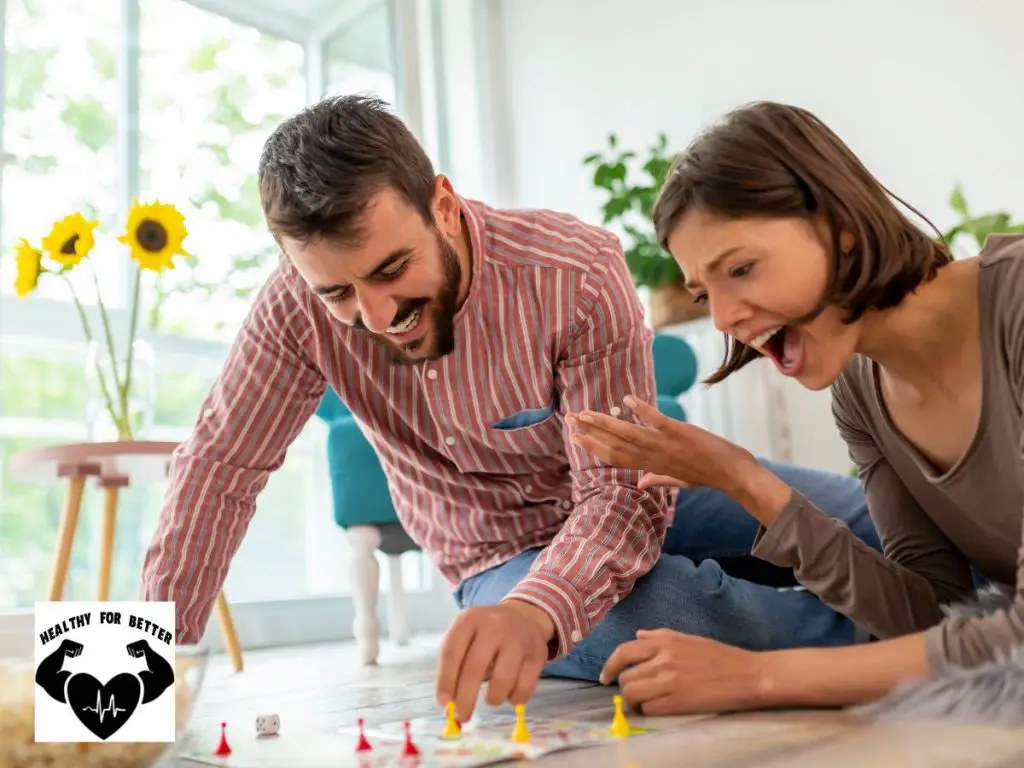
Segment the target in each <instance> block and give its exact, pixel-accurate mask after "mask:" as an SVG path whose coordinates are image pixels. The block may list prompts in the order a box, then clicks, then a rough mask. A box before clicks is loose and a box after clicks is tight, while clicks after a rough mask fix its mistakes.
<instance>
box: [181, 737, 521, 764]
mask: <svg viewBox="0 0 1024 768" xmlns="http://www.w3.org/2000/svg"><path fill="white" fill-rule="evenodd" d="M355 746H356V738H355V737H354V735H351V734H350V735H346V734H341V733H292V734H287V735H285V734H281V735H278V736H271V737H262V738H246V739H239V738H235V739H234V740H233V741H232V743H231V754H229V755H225V756H223V757H220V756H217V755H215V754H214V753H213V751H212V750H210V749H208V748H207V749H201V748H200V749H186V750H185V751H183V752H182V753H180V754H179V755H178V758H179V760H188V761H191V762H194V763H197V764H202V765H214V766H221V768H409V766H410V765H415V766H416V768H477V766H485V765H489V764H493V763H498V762H503V761H505V760H508V759H512V758H513V757H514V755H510V754H508V750H502V749H500V748H497V747H488V746H486V745H472V746H468V745H466V744H459V743H450V744H449V743H441V744H438V745H428V744H423V745H421V746H420V748H419V752H420V754H419V755H418V756H417V757H415V758H408V757H404V756H403V750H404V738H400V739H395V740H385V739H380V740H377V741H374V742H373V748H372V750H370V751H369V752H356V751H355ZM513 746H514V745H513Z"/></svg>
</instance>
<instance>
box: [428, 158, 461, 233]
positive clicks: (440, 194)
mask: <svg viewBox="0 0 1024 768" xmlns="http://www.w3.org/2000/svg"><path fill="white" fill-rule="evenodd" d="M460 214H461V207H460V206H459V198H458V197H456V196H455V189H454V188H453V187H452V182H451V180H450V179H449V178H448V177H447V176H445V175H443V174H439V175H438V177H437V179H435V181H434V217H435V219H436V223H437V227H438V229H440V230H441V232H443V233H444V234H446V235H448V237H453V238H454V237H458V236H459V234H460V233H461V232H462V220H461V217H460Z"/></svg>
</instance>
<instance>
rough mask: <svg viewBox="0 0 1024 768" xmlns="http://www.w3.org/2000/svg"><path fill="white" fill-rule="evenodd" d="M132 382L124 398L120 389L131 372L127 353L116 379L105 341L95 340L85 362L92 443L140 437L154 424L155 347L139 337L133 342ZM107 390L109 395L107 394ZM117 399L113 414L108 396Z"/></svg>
mask: <svg viewBox="0 0 1024 768" xmlns="http://www.w3.org/2000/svg"><path fill="white" fill-rule="evenodd" d="M132 350H133V352H132V368H131V381H130V382H129V385H128V389H127V397H125V398H124V399H123V400H122V398H121V397H120V396H119V394H118V391H117V384H116V382H117V381H120V382H121V383H122V384H123V383H124V381H125V376H126V374H127V372H128V360H127V356H122V357H121V358H120V359H119V360H118V361H117V377H116V379H115V376H114V372H113V368H112V364H111V359H110V352H109V350H108V349H107V346H106V345H105V344H101V343H99V342H97V341H92V342H90V344H89V350H88V353H87V354H86V361H85V386H86V397H85V426H86V433H87V439H88V440H89V441H90V442H113V441H117V440H137V439H139V438H142V437H144V436H145V435H146V433H147V431H148V430H149V429H150V427H151V426H152V425H153V415H154V409H155V407H156V367H155V365H154V353H153V346H152V345H151V344H150V343H149V342H147V341H145V340H143V339H136V340H135V342H134V343H133V344H132ZM105 393H106V394H105ZM108 395H109V397H110V399H111V400H112V401H113V413H111V408H110V407H109V405H108V400H107V396H108Z"/></svg>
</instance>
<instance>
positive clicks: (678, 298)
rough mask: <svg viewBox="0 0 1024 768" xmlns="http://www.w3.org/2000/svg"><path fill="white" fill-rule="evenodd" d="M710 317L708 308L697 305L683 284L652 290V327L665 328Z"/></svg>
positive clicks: (667, 285) (673, 284)
mask: <svg viewBox="0 0 1024 768" xmlns="http://www.w3.org/2000/svg"><path fill="white" fill-rule="evenodd" d="M707 316H708V310H707V306H706V305H704V304H697V303H696V302H694V300H693V294H692V293H690V292H689V291H688V290H686V287H685V286H684V285H683V283H682V282H677V283H668V284H666V285H659V286H657V287H654V288H651V325H653V326H654V327H655V328H664V327H666V326H669V325H678V324H680V323H687V322H690V321H691V320H699V319H701V318H705V317H707Z"/></svg>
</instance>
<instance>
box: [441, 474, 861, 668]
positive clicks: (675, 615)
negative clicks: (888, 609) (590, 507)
mask: <svg viewBox="0 0 1024 768" xmlns="http://www.w3.org/2000/svg"><path fill="white" fill-rule="evenodd" d="M762 464H763V465H764V466H766V467H767V468H768V469H769V470H771V471H772V472H773V473H775V474H776V475H777V476H778V477H780V478H781V479H782V480H784V481H785V482H786V483H788V484H789V485H790V486H792V487H793V488H795V489H797V490H798V491H800V492H801V493H803V494H804V495H805V496H806V497H807V498H808V499H810V500H811V501H812V502H813V503H814V504H816V505H817V506H818V507H819V508H820V509H822V510H823V511H824V512H826V513H827V514H829V515H831V516H833V517H836V518H839V519H840V520H843V521H844V522H845V523H846V524H847V526H849V528H850V529H851V530H852V531H853V533H854V534H856V535H857V536H858V537H860V538H861V539H862V540H863V541H864V542H865V543H867V544H868V545H869V546H872V547H874V548H875V549H878V550H880V549H881V544H880V543H879V540H878V535H877V534H876V533H875V530H874V527H873V525H872V523H871V519H870V517H869V516H868V511H867V505H866V503H865V500H864V495H863V493H862V491H861V486H860V482H859V481H858V480H857V479H856V478H853V477H847V476H845V475H837V474H832V473H826V472H821V471H818V470H813V469H805V468H801V467H794V466H791V465H786V464H777V463H773V462H769V461H763V462H762ZM757 529H758V523H757V521H756V520H755V519H754V518H753V517H751V516H750V514H749V513H747V511H746V510H745V509H743V507H741V506H740V505H739V504H738V503H736V502H735V501H734V500H733V499H732V498H730V497H728V496H726V495H725V494H724V493H721V492H720V491H717V490H712V489H707V488H699V489H693V490H683V491H680V493H679V500H678V502H677V503H676V512H675V519H674V521H673V524H672V527H671V528H670V529H669V531H668V533H667V535H666V537H665V545H664V548H663V550H662V555H661V557H660V558H659V559H658V562H657V563H656V564H655V566H654V568H652V569H651V571H650V572H649V573H648V574H647V575H645V576H643V577H641V578H640V579H638V580H637V581H636V583H635V584H634V586H633V590H632V592H631V593H630V594H629V595H628V596H627V597H625V598H623V599H622V600H620V601H619V602H618V603H617V604H616V605H615V606H613V607H612V608H611V610H610V611H609V612H608V613H607V614H606V615H605V618H604V619H602V620H601V621H600V622H599V623H598V624H597V625H595V626H594V627H592V628H591V632H590V634H589V635H588V636H587V637H585V638H583V641H582V642H580V643H579V644H577V645H576V647H575V648H574V649H573V650H572V652H570V653H569V654H568V655H567V656H565V657H563V658H560V659H558V660H556V661H554V662H552V663H551V664H549V665H548V666H547V668H546V669H545V674H546V675H550V676H557V677H571V678H577V679H581V680H591V681H595V682H596V681H597V679H598V676H599V674H600V672H601V668H602V667H603V666H604V663H605V661H606V660H607V659H608V657H609V656H610V655H611V653H612V651H614V650H615V648H616V647H617V646H618V645H620V644H621V643H624V642H627V641H629V640H632V639H635V637H636V631H637V630H638V629H655V628H660V627H668V628H670V629H675V630H678V631H680V632H685V633H687V634H692V635H701V636H704V637H710V638H714V639H716V640H719V641H721V642H724V643H728V644H730V645H735V646H739V647H742V648H749V649H752V650H771V649H777V648H792V647H798V646H827V645H847V644H850V643H853V642H855V627H854V625H853V623H852V622H851V621H850V620H849V619H847V618H846V617H845V616H842V615H841V614H839V613H836V612H835V611H834V610H832V609H831V608H829V607H828V606H826V605H825V604H824V603H822V602H821V600H819V599H818V598H817V597H816V596H815V595H813V594H811V593H810V592H807V591H805V590H803V589H793V588H789V589H786V588H782V587H780V586H779V585H780V584H785V583H786V579H785V578H784V577H785V574H784V573H783V572H782V569H774V570H773V567H772V566H770V565H767V564H763V563H761V562H760V561H758V560H757V559H756V558H754V557H753V556H752V555H750V548H751V546H752V544H753V541H754V536H755V534H756V533H757ZM540 551H541V550H540V549H532V550H528V551H526V552H523V553H522V554H520V555H518V556H516V557H514V558H513V559H511V560H509V561H507V562H505V563H503V564H501V565H498V566H495V567H493V568H491V569H490V570H488V571H485V572H483V573H480V574H477V575H476V576H472V577H470V578H468V579H466V580H465V581H463V582H462V583H461V584H460V585H459V586H458V588H457V589H456V592H455V599H456V601H457V602H458V604H459V605H460V606H461V607H463V608H468V607H470V606H476V605H493V604H495V603H497V602H498V601H500V600H501V599H502V598H503V597H504V596H505V595H506V594H507V593H508V592H509V591H510V590H511V589H512V587H513V586H515V585H516V584H517V583H518V582H519V581H520V580H521V579H522V578H523V577H524V576H526V575H527V574H528V573H529V570H530V566H531V565H532V564H533V561H534V559H535V558H536V557H537V555H538V554H539V553H540ZM723 563H732V564H733V568H732V571H733V572H734V573H740V574H743V575H744V576H745V577H740V576H737V575H731V574H730V573H729V572H727V571H726V570H725V568H724V567H723ZM726 567H728V566H726ZM745 569H746V570H745ZM788 575H789V581H790V583H792V584H795V583H796V582H795V581H793V580H792V574H791V572H789V574H788ZM762 576H763V578H761V577H762ZM759 582H760V583H759Z"/></svg>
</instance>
